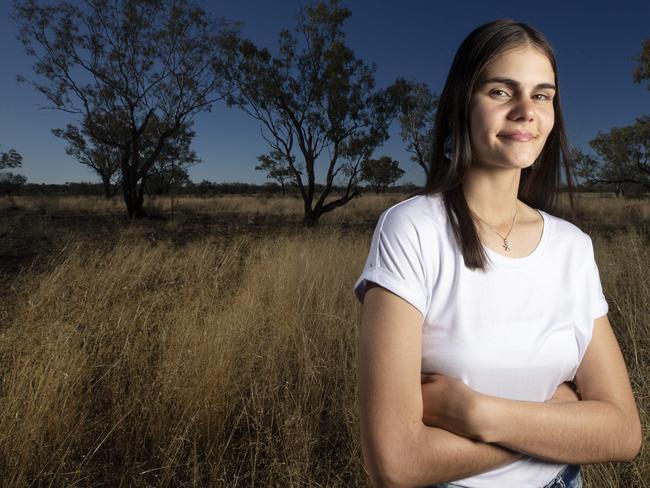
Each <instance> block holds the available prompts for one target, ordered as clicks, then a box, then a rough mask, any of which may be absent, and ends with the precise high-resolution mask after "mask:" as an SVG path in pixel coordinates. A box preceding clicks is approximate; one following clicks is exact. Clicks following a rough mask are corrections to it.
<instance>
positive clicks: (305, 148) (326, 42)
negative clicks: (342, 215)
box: [227, 0, 402, 226]
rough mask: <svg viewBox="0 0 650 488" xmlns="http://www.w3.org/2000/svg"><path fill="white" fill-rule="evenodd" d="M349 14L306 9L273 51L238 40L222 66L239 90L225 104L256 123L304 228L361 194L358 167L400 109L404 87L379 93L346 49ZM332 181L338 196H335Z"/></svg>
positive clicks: (318, 5) (321, 6) (332, 5)
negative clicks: (291, 186) (293, 189)
mask: <svg viewBox="0 0 650 488" xmlns="http://www.w3.org/2000/svg"><path fill="white" fill-rule="evenodd" d="M350 15H351V12H350V10H349V9H347V8H345V7H343V6H341V5H340V4H339V2H338V1H336V0H332V1H329V2H325V1H317V2H314V3H311V4H309V5H306V6H304V7H302V8H301V9H300V10H299V12H298V15H297V22H296V25H295V27H294V29H293V30H292V31H290V30H288V29H285V30H283V31H282V32H280V34H279V41H278V44H279V45H278V49H277V51H276V52H275V53H271V52H270V51H269V50H268V49H266V48H262V47H258V46H256V45H255V44H254V43H253V42H252V41H250V40H245V39H241V38H240V39H237V40H236V42H235V43H233V45H232V46H231V49H230V61H229V63H227V66H228V67H229V69H228V73H229V81H231V82H232V84H233V86H234V87H236V89H237V90H236V91H233V92H232V93H231V94H230V95H229V96H228V102H229V104H231V105H235V106H238V107H240V108H241V109H242V110H244V111H245V112H246V113H247V114H249V115H250V116H251V117H253V118H254V119H256V120H258V121H259V122H260V124H261V127H262V136H263V138H264V139H265V140H266V142H267V143H268V144H269V146H270V150H271V152H272V154H275V155H277V156H278V157H276V158H274V161H275V162H276V163H279V164H276V165H275V169H278V170H282V169H286V170H287V173H288V174H290V175H291V177H292V179H293V181H294V182H295V183H296V185H297V187H298V189H299V191H300V194H301V196H302V199H303V202H304V222H305V224H306V225H308V226H310V225H314V224H316V223H317V222H318V219H319V218H320V217H321V216H322V215H323V214H325V213H327V212H331V211H333V210H334V209H336V208H338V207H341V206H343V205H345V204H346V203H348V202H349V201H350V200H352V199H353V198H354V197H356V196H358V195H359V194H360V193H361V191H362V189H361V187H360V184H359V183H360V182H361V162H362V161H363V160H365V159H367V158H369V157H370V156H371V155H372V153H373V151H374V150H375V149H376V148H377V147H379V146H380V145H381V144H383V142H384V141H386V139H388V136H389V134H388V129H389V126H390V123H391V121H392V120H393V119H394V118H395V117H396V115H397V112H398V108H399V100H400V95H401V89H402V85H401V84H400V83H399V82H396V83H395V84H393V85H391V86H390V87H388V88H386V89H382V90H380V89H377V88H376V87H375V77H374V67H372V66H369V65H367V64H366V63H364V62H363V60H361V59H359V58H358V57H356V56H355V54H354V52H353V50H352V49H351V48H350V47H349V46H347V45H346V42H345V41H346V40H345V33H344V31H343V24H344V22H345V21H346V19H348V18H349V17H350ZM319 164H322V166H323V171H322V172H321V174H322V176H321V177H324V180H325V181H324V185H323V187H322V190H321V191H320V194H317V188H316V186H317V183H316V180H317V177H318V176H319V175H318V174H317V169H318V165H319ZM301 167H304V174H303V173H302V172H301ZM337 176H339V177H341V178H342V179H341V181H340V182H338V181H337V182H336V183H337V185H338V186H340V187H342V188H343V190H342V191H341V194H338V195H333V192H332V190H333V188H334V186H335V178H336V177H337ZM328 197H330V198H329V201H328V200H327V199H328Z"/></svg>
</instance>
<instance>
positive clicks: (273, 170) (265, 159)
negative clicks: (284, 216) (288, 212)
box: [255, 150, 302, 195]
mask: <svg viewBox="0 0 650 488" xmlns="http://www.w3.org/2000/svg"><path fill="white" fill-rule="evenodd" d="M257 160H258V161H259V162H260V164H258V165H257V166H255V169H256V170H257V171H265V172H266V173H267V175H266V177H267V178H271V179H274V180H276V181H277V182H278V183H280V187H281V188H282V194H283V195H286V193H287V192H286V187H285V182H295V181H296V180H295V178H294V176H293V175H294V172H293V171H292V169H291V167H290V166H289V164H288V163H287V160H286V159H285V157H284V155H283V154H282V153H281V152H280V151H277V150H273V151H271V153H270V154H262V155H261V156H258V157H257ZM294 168H296V170H297V171H298V173H299V174H302V167H301V166H300V165H299V164H295V163H294Z"/></svg>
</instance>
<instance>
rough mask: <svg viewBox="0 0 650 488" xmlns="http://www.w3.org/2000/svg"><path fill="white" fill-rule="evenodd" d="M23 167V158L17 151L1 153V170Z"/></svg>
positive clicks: (11, 150) (10, 150)
mask: <svg viewBox="0 0 650 488" xmlns="http://www.w3.org/2000/svg"><path fill="white" fill-rule="evenodd" d="M22 165H23V157H22V156H21V155H20V154H19V153H18V152H17V151H16V150H15V149H9V151H7V152H3V153H0V169H5V168H18V167H19V166H22Z"/></svg>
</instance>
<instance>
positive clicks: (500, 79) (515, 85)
mask: <svg viewBox="0 0 650 488" xmlns="http://www.w3.org/2000/svg"><path fill="white" fill-rule="evenodd" d="M487 83H503V84H504V85H508V86H511V87H513V88H519V86H521V83H519V82H518V81H516V80H513V79H510V78H503V77H501V76H494V77H492V78H488V79H487V80H483V81H480V82H479V85H485V84H487ZM540 88H549V89H551V90H555V91H557V88H556V87H555V85H553V84H552V83H539V84H538V85H535V90H539V89H540Z"/></svg>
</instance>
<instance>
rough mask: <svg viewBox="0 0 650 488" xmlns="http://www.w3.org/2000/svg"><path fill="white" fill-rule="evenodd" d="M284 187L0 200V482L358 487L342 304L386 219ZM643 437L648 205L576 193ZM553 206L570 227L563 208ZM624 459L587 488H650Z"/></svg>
mask: <svg viewBox="0 0 650 488" xmlns="http://www.w3.org/2000/svg"><path fill="white" fill-rule="evenodd" d="M403 198H404V196H403V195H402V196H400V195H390V196H375V195H367V196H364V197H363V198H360V199H357V200H355V201H354V202H352V203H351V204H349V205H348V206H346V207H344V208H343V209H339V210H337V211H335V212H333V213H332V214H328V215H326V216H325V217H324V218H323V219H322V221H321V223H320V225H319V226H318V228H315V229H310V230H305V229H303V227H302V225H301V223H300V221H301V217H302V201H301V200H299V199H295V198H290V197H287V198H262V197H259V198H256V197H239V196H232V197H218V198H217V197H215V198H180V199H177V200H176V202H175V210H174V212H175V218H174V220H173V221H171V220H169V219H168V218H167V216H168V214H169V200H168V199H158V200H150V201H148V202H147V208H148V210H149V213H150V214H151V215H152V218H151V219H147V220H146V221H141V222H133V223H131V222H128V221H127V220H126V219H125V217H124V214H125V211H124V207H123V202H122V201H121V200H119V199H115V200H114V201H110V202H107V201H104V200H103V199H100V198H90V197H42V198H37V197H29V198H28V197H24V198H21V197H15V198H13V199H8V198H2V199H0V273H1V276H2V280H0V281H1V282H0V375H1V376H0V377H1V380H2V381H1V383H0V388H1V390H0V475H1V478H2V480H3V485H4V486H84V487H85V486H88V487H90V486H92V487H101V486H138V487H144V486H170V487H171V486H188V487H189V486H193V487H194V486H220V487H221V486H223V487H234V486H282V487H285V486H286V487H291V486H314V487H317V486H320V487H351V486H370V485H369V483H368V481H367V476H366V474H365V473H364V470H363V467H362V466H361V463H360V460H361V451H360V446H359V434H358V426H357V417H358V416H357V407H356V389H357V385H356V364H355V360H356V340H357V331H356V328H357V323H358V320H359V311H360V308H359V305H358V303H357V302H356V300H355V299H354V297H353V295H352V285H353V283H354V281H355V279H356V278H357V277H358V275H359V273H360V271H361V268H362V266H363V263H364V260H365V258H366V255H367V252H368V245H369V242H370V238H371V233H372V230H373V228H374V224H375V222H376V219H377V217H378V215H379V214H380V212H381V211H382V210H384V209H385V208H387V207H388V206H390V205H392V204H393V203H396V202H397V201H400V200H402V199H403ZM578 203H579V211H578V213H577V216H576V217H575V219H573V217H571V218H572V219H573V221H574V222H575V223H576V224H578V225H579V226H580V227H581V228H582V229H583V230H585V231H586V232H588V233H589V234H590V235H591V236H592V239H593V241H594V247H595V250H596V255H597V256H596V257H597V261H598V263H599V268H600V274H601V279H602V282H603V287H604V290H605V295H606V296H607V298H608V300H609V304H610V313H609V316H610V320H611V322H612V325H613V327H614V329H615V332H616V334H617V337H618V340H619V342H620V344H621V348H622V350H623V354H624V356H625V359H626V363H627V365H628V368H629V372H630V376H631V380H632V385H633V388H634V391H635V395H636V399H637V404H638V406H639V410H640V414H641V419H642V422H643V426H644V436H645V439H646V441H647V438H648V425H649V418H648V413H649V408H650V398H649V396H650V376H649V375H648V373H649V363H648V353H649V351H650V323H649V318H648V311H649V309H650V307H649V305H650V283H649V281H648V274H649V273H648V271H649V270H650V252H649V251H650V237H649V235H650V234H649V230H650V201H648V200H645V201H641V200H622V199H617V198H605V197H598V196H581V197H580V198H579V201H578ZM558 215H560V216H563V217H566V218H569V217H568V213H567V210H566V205H565V204H563V205H562V206H561V208H560V209H559V210H558ZM649 452H650V451H649V450H648V447H647V442H646V443H645V444H644V447H643V450H642V452H641V454H640V455H639V456H638V458H637V459H636V460H635V461H634V462H632V463H611V464H610V463H607V464H598V465H589V466H584V468H583V472H584V475H585V486H586V487H599V488H600V487H646V486H649V485H650V481H648V480H650V454H649Z"/></svg>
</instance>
